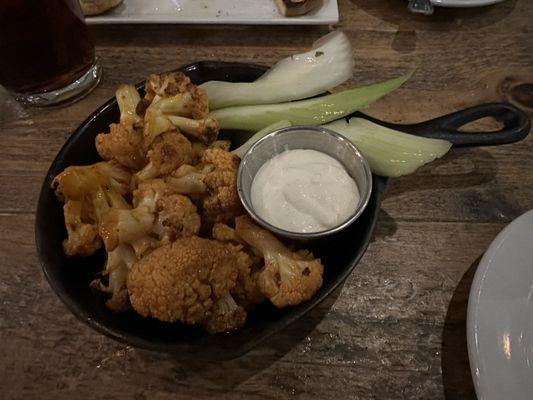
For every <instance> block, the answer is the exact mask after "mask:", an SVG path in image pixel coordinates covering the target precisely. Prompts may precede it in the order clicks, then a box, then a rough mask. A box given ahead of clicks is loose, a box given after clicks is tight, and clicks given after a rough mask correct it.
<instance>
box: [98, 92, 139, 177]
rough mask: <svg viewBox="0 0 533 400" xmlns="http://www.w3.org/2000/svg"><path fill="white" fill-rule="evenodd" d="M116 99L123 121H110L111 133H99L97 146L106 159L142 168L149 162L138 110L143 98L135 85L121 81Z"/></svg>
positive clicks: (132, 167) (133, 167) (135, 168)
mask: <svg viewBox="0 0 533 400" xmlns="http://www.w3.org/2000/svg"><path fill="white" fill-rule="evenodd" d="M116 99H117V103H118V106H119V109H120V123H118V124H110V125H109V133H100V134H98V135H97V136H96V139H95V145H96V150H97V151H98V154H99V155H100V157H102V158H103V159H104V160H116V161H118V162H119V163H120V164H122V165H124V166H125V167H128V168H131V169H134V170H139V169H141V168H142V167H144V165H145V164H146V159H145V149H144V145H143V133H142V118H141V117H140V116H139V115H138V114H137V106H138V103H139V102H140V101H141V98H140V96H139V93H138V92H137V90H136V89H135V87H134V86H132V85H121V86H120V87H119V88H118V90H117V92H116Z"/></svg>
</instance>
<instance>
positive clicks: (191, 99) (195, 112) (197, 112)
mask: <svg viewBox="0 0 533 400" xmlns="http://www.w3.org/2000/svg"><path fill="white" fill-rule="evenodd" d="M145 100H146V101H148V102H150V104H149V105H148V106H147V107H146V108H145V106H144V105H143V113H144V127H143V135H144V141H145V144H146V145H150V144H151V143H152V142H153V141H154V140H155V138H156V137H157V136H158V135H160V134H162V133H164V132H166V131H169V130H172V129H176V128H177V129H178V130H179V131H181V132H182V133H184V134H185V135H188V136H189V137H191V138H193V139H195V140H197V141H200V142H202V143H210V142H212V141H214V140H215V139H216V137H217V135H218V130H219V126H218V121H217V120H216V119H214V118H213V117H211V116H209V115H208V113H209V104H208V100H207V96H206V94H205V92H204V91H203V89H201V88H199V87H198V86H196V85H194V84H192V83H191V82H190V80H189V78H187V77H186V76H185V75H184V74H182V73H180V72H178V73H170V74H161V75H159V76H158V75H150V76H149V77H148V80H147V83H146V96H145ZM143 104H146V103H145V102H143ZM144 108H145V110H144Z"/></svg>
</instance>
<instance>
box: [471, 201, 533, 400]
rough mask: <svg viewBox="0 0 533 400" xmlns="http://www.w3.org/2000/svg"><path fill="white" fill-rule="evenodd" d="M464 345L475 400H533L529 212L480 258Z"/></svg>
mask: <svg viewBox="0 0 533 400" xmlns="http://www.w3.org/2000/svg"><path fill="white" fill-rule="evenodd" d="M467 342H468V354H469V359H470V367H471V372H472V379H473V381H474V386H475V389H476V394H477V397H478V400H496V399H513V400H530V399H533V379H531V376H532V374H533V210H531V211H529V212H527V213H525V214H523V215H522V216H520V217H518V218H517V219H515V220H514V221H513V222H511V223H510V224H509V225H508V226H507V227H505V228H504V229H503V230H502V231H501V232H500V233H499V234H498V236H497V237H496V238H495V239H494V241H493V242H492V243H491V245H490V246H489V248H488V249H487V251H486V252H485V254H484V255H483V257H482V259H481V261H480V263H479V266H478V269H477V271H476V274H475V276H474V280H473V282H472V287H471V289H470V296H469V301H468V312H467Z"/></svg>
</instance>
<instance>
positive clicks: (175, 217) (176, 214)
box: [153, 194, 201, 244]
mask: <svg viewBox="0 0 533 400" xmlns="http://www.w3.org/2000/svg"><path fill="white" fill-rule="evenodd" d="M156 212H157V218H156V221H155V224H154V228H153V231H154V233H156V234H157V235H158V237H159V240H160V241H161V243H163V244H167V243H171V242H173V241H175V240H176V239H179V238H184V237H188V236H195V235H197V234H198V232H199V231H200V223H201V221H200V215H199V214H198V212H197V209H196V206H195V205H194V204H193V202H192V201H191V200H189V198H188V197H186V196H183V195H180V194H173V195H169V196H164V197H161V198H160V199H159V200H158V201H157V203H156Z"/></svg>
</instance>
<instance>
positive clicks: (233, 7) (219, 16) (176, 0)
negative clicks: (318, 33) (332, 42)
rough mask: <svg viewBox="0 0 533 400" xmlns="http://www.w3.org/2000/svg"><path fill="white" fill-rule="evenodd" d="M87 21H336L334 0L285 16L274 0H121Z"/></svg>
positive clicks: (293, 22)
mask: <svg viewBox="0 0 533 400" xmlns="http://www.w3.org/2000/svg"><path fill="white" fill-rule="evenodd" d="M86 21H87V23H88V24H244V25H327V24H335V23H337V22H339V10H338V7H337V0H324V5H323V6H322V7H321V8H320V9H318V10H315V11H313V12H311V13H309V14H307V15H302V16H299V17H284V16H283V15H281V14H280V12H279V11H278V8H277V6H276V4H275V1H274V0H124V3H123V4H121V5H119V6H118V7H117V8H115V9H114V10H111V11H109V12H107V13H105V14H103V15H99V16H95V17H87V18H86Z"/></svg>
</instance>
